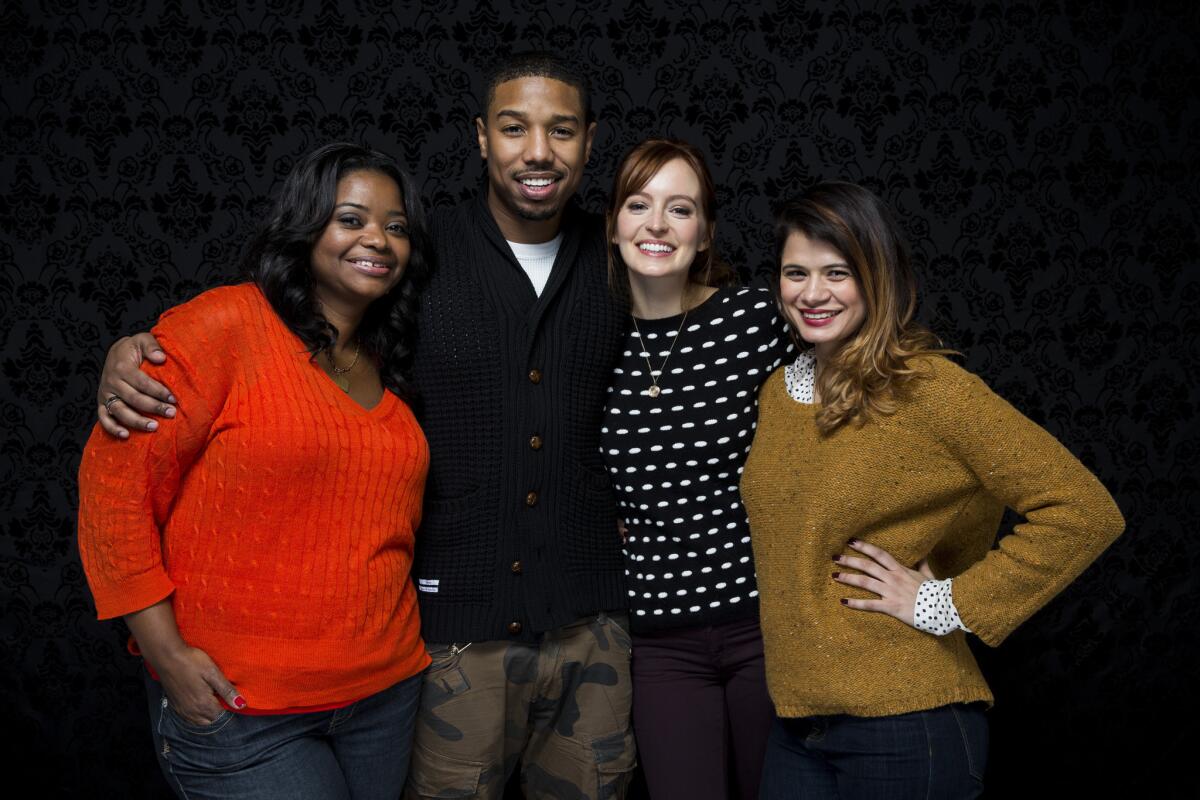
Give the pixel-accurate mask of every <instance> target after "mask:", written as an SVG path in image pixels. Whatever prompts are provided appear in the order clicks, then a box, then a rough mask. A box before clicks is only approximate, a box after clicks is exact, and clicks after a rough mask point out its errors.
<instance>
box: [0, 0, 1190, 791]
mask: <svg viewBox="0 0 1200 800" xmlns="http://www.w3.org/2000/svg"><path fill="white" fill-rule="evenodd" d="M3 8H4V10H3V12H0V72H2V74H3V80H4V83H3V91H2V104H0V153H2V161H0V234H2V238H0V264H2V265H3V274H2V276H0V350H2V352H0V366H2V371H3V377H2V379H0V415H2V417H3V426H4V427H3V435H2V440H0V508H2V509H3V516H2V517H0V555H2V558H3V561H2V567H0V602H2V603H3V606H4V614H3V622H2V625H0V647H2V648H3V672H2V673H0V707H2V708H3V709H4V711H3V720H2V722H0V725H2V726H3V727H2V730H3V733H4V735H5V737H6V738H7V739H8V740H9V741H8V743H6V744H5V745H4V746H3V751H2V752H3V753H4V760H5V761H6V762H8V763H9V764H11V765H16V766H17V768H18V770H17V774H21V773H28V774H29V775H31V776H36V781H37V782H38V785H40V786H42V787H44V791H45V793H48V794H63V795H69V796H95V797H104V796H114V797H117V796H121V797H140V796H153V797H160V796H163V794H164V792H165V791H166V790H165V787H164V785H163V784H162V781H161V779H160V778H159V777H158V775H157V772H156V768H155V765H154V761H153V756H152V753H151V749H150V740H149V736H148V732H147V729H146V719H145V710H144V708H145V706H144V702H143V700H142V691H141V688H140V685H139V681H138V678H137V664H136V662H135V661H134V660H133V658H132V657H130V656H129V655H127V654H126V653H125V650H124V643H123V634H122V631H121V630H120V628H119V626H117V625H113V624H100V623H97V622H96V621H95V619H94V609H93V607H92V604H91V599H90V596H89V594H88V591H87V589H86V586H85V582H84V579H83V575H82V572H81V569H80V567H79V562H78V556H77V553H76V551H75V545H74V515H75V507H76V489H75V471H76V468H77V465H78V460H79V454H80V448H81V447H82V444H83V442H84V440H85V439H86V437H87V434H88V430H89V427H90V425H91V423H92V421H93V420H94V415H95V402H94V398H95V395H94V391H95V389H94V387H95V384H96V380H97V374H98V371H99V368H100V365H101V363H102V359H103V353H104V349H105V348H106V347H107V346H108V344H109V343H111V342H112V340H113V339H114V338H116V337H117V336H118V335H120V334H122V333H125V332H129V331H134V330H141V329H145V328H147V327H148V326H149V325H150V324H151V322H152V320H153V319H154V318H155V316H156V315H157V314H158V313H159V312H160V311H161V310H163V309H165V308H167V307H168V306H171V305H174V304H176V303H178V302H180V301H181V300H184V299H186V298H189V297H191V296H193V295H195V294H196V293H198V292H199V291H201V290H203V289H205V288H207V287H210V286H213V285H215V284H217V283H220V282H223V281H227V280H229V279H230V278H231V277H233V274H232V272H233V264H234V263H235V261H236V256H237V254H238V252H239V248H240V246H241V244H242V243H243V242H244V241H245V239H246V237H247V235H248V233H249V231H250V229H251V227H252V225H253V224H254V222H255V221H256V220H257V219H258V218H259V217H260V216H261V215H262V212H263V209H264V208H265V206H266V204H267V202H268V198H269V197H270V195H271V192H272V190H273V189H274V188H276V187H277V186H278V184H279V181H280V178H281V176H282V175H284V174H286V173H287V171H288V169H289V167H290V165H291V164H292V163H293V162H294V159H295V158H296V157H297V156H298V155H300V154H302V153H304V152H305V151H307V150H309V149H310V148H312V147H313V146H315V145H316V144H318V143H322V142H325V141H329V140H337V139H351V140H358V141H364V142H367V143H369V144H371V145H373V146H375V147H377V148H380V149H384V150H387V151H390V152H392V153H394V154H396V155H397V156H399V157H400V158H401V159H402V160H403V161H404V162H405V163H406V164H407V165H408V167H409V168H410V169H411V170H412V171H413V172H414V173H415V174H416V175H417V178H418V183H419V185H421V187H422V189H423V191H424V193H425V195H426V197H427V198H428V199H429V200H430V202H431V203H433V204H435V205H445V204H449V203H453V202H455V201H456V200H458V199H459V198H462V197H465V196H468V195H469V194H470V193H471V192H473V191H474V190H475V189H476V187H477V186H478V185H479V181H480V176H481V174H482V169H481V164H480V160H479V157H478V150H477V148H476V144H475V141H474V136H473V133H472V129H471V126H470V120H471V117H472V116H473V114H474V113H475V112H476V111H477V110H478V109H479V106H480V101H481V97H480V85H479V75H480V72H481V69H482V67H483V66H484V65H485V64H487V63H488V62H489V61H490V60H491V59H492V58H493V57H494V56H496V55H497V54H500V53H504V52H507V51H510V50H513V49H521V48H525V47H528V46H531V45H536V46H541V47H544V48H547V49H551V50H554V51H557V52H560V53H562V54H564V55H568V56H569V57H571V58H573V59H576V60H577V61H578V62H579V63H580V64H581V65H582V66H583V67H584V68H586V69H587V71H588V72H589V73H590V75H591V76H592V77H593V79H594V85H595V97H594V102H595V106H596V108H597V110H598V111H599V114H600V119H601V122H600V127H599V132H598V134H597V138H596V145H595V149H594V153H593V157H592V162H591V165H590V167H589V176H590V178H589V179H588V180H587V181H586V182H585V184H584V187H583V190H582V194H583V197H584V199H585V201H586V203H587V204H589V205H591V206H592V207H594V208H597V209H598V208H601V207H602V205H603V202H604V198H605V194H606V190H607V187H608V184H609V181H610V180H611V174H612V170H613V167H614V165H615V163H616V161H617V159H618V158H619V157H620V156H621V154H622V153H623V152H624V150H625V149H626V148H627V147H628V146H630V145H631V144H633V143H634V142H635V141H637V140H639V139H640V138H642V137H644V136H646V135H649V134H652V133H659V134H670V135H672V136H678V137H681V138H684V139H687V140H689V141H692V142H695V143H697V144H699V145H701V146H702V147H703V148H704V149H705V150H706V152H707V153H708V154H709V156H710V159H711V165H712V167H713V171H714V173H715V176H716V178H717V182H718V183H719V185H720V207H721V214H722V219H721V223H720V228H719V233H720V240H721V245H722V249H723V251H724V253H725V255H726V256H727V257H728V258H730V259H731V260H732V261H733V262H734V263H736V264H737V265H739V266H740V267H741V269H742V270H743V272H744V273H746V274H749V273H751V272H753V271H756V270H759V269H761V268H763V267H764V266H768V265H769V263H770V255H769V250H770V213H771V210H772V207H773V204H774V203H775V202H776V201H777V200H779V199H780V198H782V197H785V196H787V195H789V194H791V193H794V192H796V191H798V190H799V189H800V188H801V187H803V186H804V185H805V184H807V183H809V182H811V181H813V180H815V179H817V178H822V177H829V178H833V177H837V178H844V179H849V180H854V181H859V182H862V183H865V184H866V185H867V186H869V187H871V188H872V189H874V190H875V191H877V192H878V193H880V194H882V195H883V196H884V197H886V198H887V199H888V200H889V201H890V202H891V203H892V204H893V205H894V206H895V208H896V209H897V210H898V212H899V215H900V217H901V219H902V221H903V224H904V226H905V227H906V229H907V232H908V234H909V236H910V238H911V241H912V244H913V248H914V251H915V255H916V259H917V262H918V264H920V265H921V266H922V268H923V272H924V276H925V283H924V306H923V307H924V311H923V315H924V318H925V319H926V320H928V321H929V322H930V323H931V324H932V325H933V326H934V328H935V329H936V330H937V331H938V332H939V333H940V334H942V335H943V336H944V337H945V338H946V339H947V341H948V342H949V343H950V344H952V345H954V346H955V347H958V348H960V349H961V350H962V351H963V352H964V354H965V355H966V356H967V364H968V366H969V367H970V368H971V369H972V370H974V371H976V372H978V373H979V374H980V375H982V376H983V377H984V378H985V379H986V380H987V381H988V382H989V383H990V384H991V385H992V386H993V387H994V388H996V389H997V390H998V391H999V392H1000V393H1001V394H1003V395H1004V396H1005V397H1007V398H1008V399H1009V400H1011V401H1012V402H1013V403H1014V404H1015V405H1017V406H1018V407H1019V408H1021V409H1022V410H1023V411H1024V412H1025V413H1026V414H1028V415H1029V416H1030V417H1032V418H1033V419H1035V420H1037V421H1038V422H1040V423H1041V424H1043V425H1045V426H1046V427H1047V428H1048V429H1049V430H1051V431H1052V432H1053V433H1054V434H1055V435H1057V436H1058V437H1060V438H1061V439H1062V440H1063V441H1064V442H1065V443H1066V444H1067V445H1068V446H1069V447H1070V448H1071V449H1072V450H1073V451H1074V452H1075V453H1076V454H1077V455H1078V456H1079V457H1080V458H1081V459H1082V460H1083V461H1084V462H1085V463H1087V464H1088V465H1089V466H1090V467H1091V468H1093V469H1094V470H1095V471H1096V472H1097V473H1098V474H1099V475H1100V477H1101V478H1102V479H1103V481H1104V482H1105V484H1106V485H1107V486H1108V487H1109V488H1110V490H1112V491H1113V493H1114V494H1115V495H1116V497H1117V499H1118V502H1119V503H1120V505H1121V508H1122V509H1123V511H1124V512H1125V514H1126V516H1127V518H1128V520H1129V528H1128V531H1127V533H1126V534H1125V536H1124V537H1123V538H1122V539H1120V540H1119V541H1118V542H1117V543H1116V545H1115V546H1114V547H1113V548H1112V549H1111V550H1110V551H1109V552H1108V553H1107V554H1106V555H1104V556H1103V557H1102V558H1101V559H1100V561H1099V562H1098V563H1097V564H1096V565H1095V566H1093V567H1092V568H1091V569H1090V570H1089V571H1088V572H1087V573H1086V574H1085V575H1084V576H1083V577H1082V578H1081V579H1080V580H1079V581H1078V582H1077V583H1075V584H1074V585H1073V586H1072V587H1071V588H1069V589H1068V590H1067V591H1066V592H1065V593H1064V594H1063V595H1062V596H1060V597H1059V598H1058V599H1056V600H1055V601H1054V602H1052V603H1051V604H1050V605H1049V607H1047V608H1046V609H1045V610H1044V611H1042V612H1040V613H1039V614H1037V615H1036V616H1035V617H1034V618H1033V619H1032V620H1031V621H1030V622H1029V623H1028V624H1026V625H1025V626H1024V627H1023V628H1022V629H1021V630H1019V631H1018V632H1017V633H1016V634H1015V635H1013V637H1012V638H1011V639H1010V640H1009V641H1007V642H1006V643H1005V644H1004V645H1003V646H1002V647H1001V648H1000V649H999V650H996V651H988V650H986V648H983V647H980V648H977V650H978V651H979V656H980V660H981V662H982V664H983V668H984V671H985V673H986V675H987V677H988V679H989V680H990V681H991V683H992V686H993V689H994V690H995V693H996V696H997V698H998V702H997V705H996V707H995V708H994V709H993V711H992V712H991V715H990V716H991V720H992V726H993V729H992V733H993V742H992V761H991V764H990V767H989V783H990V787H991V791H990V795H991V796H997V797H1011V796H1039V795H1042V794H1049V793H1051V792H1056V793H1060V794H1062V793H1066V794H1068V795H1071V796H1087V795H1092V796H1108V795H1114V794H1117V793H1119V792H1120V793H1128V794H1131V795H1132V796H1142V797H1145V796H1152V795H1157V796H1161V795H1162V794H1163V793H1164V792H1163V790H1164V789H1166V787H1173V788H1172V791H1173V792H1179V793H1183V792H1184V787H1188V786H1194V785H1195V784H1196V780H1195V779H1194V778H1192V777H1190V775H1191V774H1192V773H1193V772H1194V769H1195V767H1194V763H1193V762H1194V757H1195V745H1196V744H1197V737H1196V736H1195V735H1194V734H1193V733H1192V728H1193V727H1194V725H1195V723H1196V720H1197V718H1198V714H1197V712H1198V711H1200V708H1198V705H1200V703H1198V701H1197V697H1198V693H1197V691H1196V688H1195V682H1196V678H1197V672H1198V659H1197V651H1198V648H1197V636H1198V634H1200V624H1198V620H1197V601H1196V589H1197V580H1196V578H1195V577H1194V576H1195V574H1196V572H1197V569H1198V568H1200V545H1198V544H1197V539H1198V537H1197V535H1196V534H1197V532H1196V520H1197V517H1198V515H1197V513H1196V510H1197V509H1196V506H1197V493H1196V473H1197V470H1196V466H1195V465H1196V460H1197V451H1198V449H1200V438H1198V436H1197V427H1196V425H1195V422H1194V414H1195V408H1196V403H1197V400H1198V396H1197V381H1196V379H1195V374H1196V369H1197V367H1198V360H1197V333H1198V331H1197V320H1196V315H1195V313H1194V312H1195V309H1196V307H1197V300H1198V293H1200V281H1198V280H1197V264H1198V262H1200V257H1198V250H1200V240H1198V237H1197V229H1196V223H1197V212H1196V210H1195V209H1196V208H1197V207H1198V201H1200V197H1198V194H1200V192H1198V189H1197V182H1196V177H1197V170H1196V169H1195V168H1196V166H1197V155H1198V148H1197V140H1198V132H1200V127H1198V126H1200V119H1198V113H1197V112H1198V103H1197V99H1196V98H1197V95H1198V93H1200V58H1198V55H1197V46H1196V40H1197V35H1198V34H1200V24H1198V22H1200V20H1198V12H1197V11H1196V8H1197V4H1196V3H1194V2H1192V1H1191V0H1180V2H1177V3H1173V4H1163V5H1152V4H1147V3H1141V2H1086V3H1085V2H1068V3H1058V2H1039V1H1037V0H1035V1H1034V2H1025V3H1008V2H1005V3H961V2H950V1H948V0H930V1H929V2H920V3H897V2H868V1H866V0H864V2H858V3H854V2H851V3H847V4H837V3H804V2H790V3H788V2H781V3H778V4H774V3H772V4H764V5H759V4H750V3H737V2H729V3H721V2H703V3H693V2H674V1H672V2H662V3H657V4H651V3H648V2H640V1H639V0H634V1H633V2H615V3H612V4H611V5H607V4H604V3H598V4H586V5H585V4H582V3H580V4H572V3H562V4H555V6H554V7H553V8H552V9H551V10H546V9H545V8H544V7H543V6H542V4H540V3H522V2H518V3H513V4H511V5H509V4H501V3H487V2H485V3H479V4H477V3H474V2H459V1H458V0H444V2H438V3H436V4H435V3H430V4H428V5H426V6H422V5H421V4H419V3H411V2H409V3H394V4H393V3H389V2H382V0H359V1H358V2H342V3H332V2H325V3H315V2H301V1H300V0H268V2H258V3H240V2H233V0H200V1H199V2H187V3H183V2H168V3H162V4H160V3H147V2H138V1H137V0H129V1H128V2H111V3H107V4H105V3H97V2H83V3H77V2H59V1H58V0H43V1H42V2H29V1H26V2H16V3H11V2H6V3H5V4H4V6H3ZM9 774H10V775H12V773H11V772H10V773H9Z"/></svg>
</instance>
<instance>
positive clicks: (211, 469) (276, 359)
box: [79, 284, 429, 710]
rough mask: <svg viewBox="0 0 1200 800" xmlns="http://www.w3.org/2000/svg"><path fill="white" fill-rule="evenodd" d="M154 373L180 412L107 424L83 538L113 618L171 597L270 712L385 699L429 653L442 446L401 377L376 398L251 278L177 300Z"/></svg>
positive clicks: (87, 479) (85, 494) (195, 638)
mask: <svg viewBox="0 0 1200 800" xmlns="http://www.w3.org/2000/svg"><path fill="white" fill-rule="evenodd" d="M154 335H155V336H156V337H158V341H159V343H160V344H161V345H162V347H163V349H164V350H165V351H166V352H167V353H168V354H169V356H168V359H167V362H166V364H164V365H162V366H160V367H149V368H148V369H147V372H149V373H150V374H152V375H153V376H154V377H155V378H157V379H158V380H160V381H162V382H164V383H165V384H166V385H168V386H170V387H171V389H172V391H173V392H174V393H175V395H176V397H177V398H178V399H179V413H178V416H177V417H175V418H174V419H172V420H164V421H163V422H162V424H161V425H160V428H159V430H158V432H157V433H154V434H139V433H134V434H133V435H132V436H131V437H130V438H129V440H128V441H121V440H118V439H114V438H112V437H109V436H107V435H106V434H104V433H103V432H102V431H101V430H100V428H99V426H97V427H96V429H95V430H94V431H93V433H92V437H91V439H90V440H89V441H88V444H87V448H86V449H85V451H84V455H83V462H82V464H81V465H80V469H79V495H80V497H79V551H80V555H81V556H82V559H83V565H84V569H85V570H86V572H87V577H88V582H89V583H90V584H91V587H92V593H93V595H94V596H95V600H96V608H97V610H98V611H99V616H100V617H101V618H102V619H103V618H109V617H116V616H120V615H123V614H128V613H130V612H133V611H137V610H140V609H143V608H146V607H147V606H150V605H153V604H154V603H156V602H158V601H159V600H162V599H163V598H165V597H168V596H170V597H171V599H172V604H173V607H174V611H175V618H176V621H177V622H178V624H179V630H180V633H181V634H182V635H183V638H184V640H185V641H186V642H187V643H188V644H190V645H192V646H194V647H199V648H200V649H202V650H205V651H206V652H207V653H208V654H209V655H210V656H212V658H213V660H214V661H216V663H217V664H218V665H219V666H220V667H221V669H222V670H223V671H224V672H225V674H226V675H227V676H228V677H229V679H230V680H231V681H233V683H234V684H235V685H236V686H237V687H238V688H239V689H240V690H241V692H242V694H243V695H244V696H245V698H246V700H247V702H248V703H249V705H250V707H251V708H252V709H255V710H272V709H287V708H295V707H303V706H319V705H325V704H331V703H340V702H346V701H352V700H356V699H359V698H362V697H366V696H368V695H371V694H373V693H375V692H378V691H380V690H382V689H385V688H387V687H388V686H391V685H392V684H394V683H396V682H397V681H400V680H402V679H404V678H407V677H409V676H411V675H414V674H416V673H417V672H420V671H421V670H422V669H424V667H425V665H426V664H427V663H428V662H429V657H428V655H426V653H425V648H424V644H423V642H422V640H421V636H420V619H419V615H418V611H417V598H416V591H415V590H414V588H413V585H412V582H411V580H410V577H409V572H410V568H411V565H412V556H413V531H414V529H415V528H416V526H417V524H418V522H419V520H420V516H421V494H422V490H423V488H424V483H425V473H426V469H427V465H428V460H429V451H428V447H427V446H426V442H425V437H424V436H423V435H422V433H421V429H420V428H419V427H418V425H417V423H416V420H415V419H414V417H413V415H412V413H411V412H410V411H409V409H408V407H407V406H406V405H405V404H404V403H403V402H402V401H401V400H400V399H399V398H397V397H396V396H395V395H393V394H392V393H391V392H384V394H383V399H382V400H380V402H379V404H378V405H376V406H375V408H374V409H371V410H369V411H368V410H366V409H364V408H363V407H361V406H359V405H358V404H357V403H355V402H354V401H353V400H352V399H350V397H349V396H348V395H346V394H345V393H344V392H343V391H342V390H341V389H339V388H338V387H337V386H336V385H335V384H334V383H333V381H331V380H330V379H329V377H328V376H327V375H326V374H325V373H324V372H323V371H322V370H321V368H320V367H319V366H317V365H316V364H315V363H313V362H312V360H311V359H310V358H309V355H308V353H307V352H306V351H305V347H304V344H303V343H302V342H301V341H300V340H299V339H298V338H297V337H296V336H295V335H293V334H292V333H291V331H289V330H288V329H287V327H286V326H284V324H283V323H282V321H280V320H279V318H278V317H277V316H276V315H275V313H274V311H273V310H272V309H271V307H270V305H269V304H268V303H267V301H266V299H265V298H263V296H262V294H261V293H260V292H259V291H258V289H257V288H256V287H255V286H253V285H252V284H243V285H240V286H233V287H225V288H221V289H214V290H212V291H210V292H205V293H204V294H202V295H200V296H199V297H198V298H196V299H195V300H192V301H191V302H189V303H186V304H184V305H182V306H178V307H176V308H174V309H171V310H170V311H168V312H166V313H165V314H163V316H162V318H161V320H160V321H159V324H158V325H157V326H155V328H154Z"/></svg>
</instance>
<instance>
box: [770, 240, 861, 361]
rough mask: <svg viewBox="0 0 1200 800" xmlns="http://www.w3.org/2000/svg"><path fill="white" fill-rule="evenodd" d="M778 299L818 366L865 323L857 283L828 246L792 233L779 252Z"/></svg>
mask: <svg viewBox="0 0 1200 800" xmlns="http://www.w3.org/2000/svg"><path fill="white" fill-rule="evenodd" d="M781 262H782V263H781V266H780V270H779V296H780V300H781V302H782V305H783V311H784V313H785V314H787V317H788V319H789V320H790V321H791V323H792V326H793V327H794V328H795V329H796V331H798V332H799V334H800V337H801V338H802V339H804V341H806V342H808V343H809V344H811V345H813V348H814V351H815V354H816V357H817V360H818V361H824V360H827V359H828V358H829V357H830V356H831V355H833V354H834V353H836V352H837V350H838V348H839V347H840V346H841V345H842V344H843V343H844V342H845V341H846V340H848V339H849V338H850V337H851V336H853V335H854V334H855V333H856V332H857V331H858V329H859V328H860V327H862V324H863V321H864V320H865V319H866V317H867V306H866V302H865V301H864V300H863V297H862V293H861V292H860V291H859V286H858V280H857V279H856V278H855V276H854V273H853V271H852V270H851V269H850V266H849V264H848V263H847V262H846V258H845V257H844V256H843V255H842V254H841V253H839V252H838V251H837V250H835V249H834V248H833V247H832V246H830V245H828V244H826V243H824V242H821V241H817V240H814V239H809V238H808V237H807V236H805V235H804V234H803V233H800V232H798V231H792V233H791V234H790V235H789V236H788V238H787V241H786V242H785V243H784V246H783V257H782V259H781Z"/></svg>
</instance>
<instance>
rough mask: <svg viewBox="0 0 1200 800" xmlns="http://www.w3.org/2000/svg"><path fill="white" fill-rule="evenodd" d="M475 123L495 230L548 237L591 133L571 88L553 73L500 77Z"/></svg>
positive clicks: (512, 236) (514, 237) (520, 237)
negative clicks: (483, 113)
mask: <svg viewBox="0 0 1200 800" xmlns="http://www.w3.org/2000/svg"><path fill="white" fill-rule="evenodd" d="M475 127H476V134H477V136H478V138H479V152H480V155H482V156H483V157H484V158H485V159H486V160H487V172H488V208H489V209H490V210H491V212H492V216H493V217H495V219H496V224H497V225H499V227H500V231H501V232H502V233H503V234H504V236H505V238H506V239H508V240H509V241H513V242H524V243H535V242H544V241H549V240H550V239H553V238H554V236H555V235H556V234H557V233H558V227H559V223H560V222H561V220H562V211H563V208H564V207H565V206H566V204H567V201H568V200H569V199H570V198H571V195H573V194H574V193H575V190H576V189H577V188H579V182H580V180H582V178H583V168H584V165H585V164H587V160H588V156H589V154H590V153H591V150H592V138H593V137H594V136H595V133H596V123H594V122H593V123H591V124H588V122H587V120H586V118H585V111H584V108H583V100H582V98H581V97H580V95H579V90H578V89H576V88H574V87H573V86H570V85H568V84H566V83H563V82H562V81H559V80H555V79H553V78H544V77H524V78H516V79H513V80H510V81H505V82H504V83H501V84H499V85H498V86H496V88H495V91H494V92H493V93H492V98H491V102H490V103H489V104H488V109H487V119H486V120H484V119H477V120H475Z"/></svg>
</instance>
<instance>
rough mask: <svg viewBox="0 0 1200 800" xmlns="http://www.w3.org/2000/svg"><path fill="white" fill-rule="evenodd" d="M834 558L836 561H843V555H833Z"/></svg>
mask: <svg viewBox="0 0 1200 800" xmlns="http://www.w3.org/2000/svg"><path fill="white" fill-rule="evenodd" d="M833 560H834V561H841V560H842V557H841V556H834V557H833Z"/></svg>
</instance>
